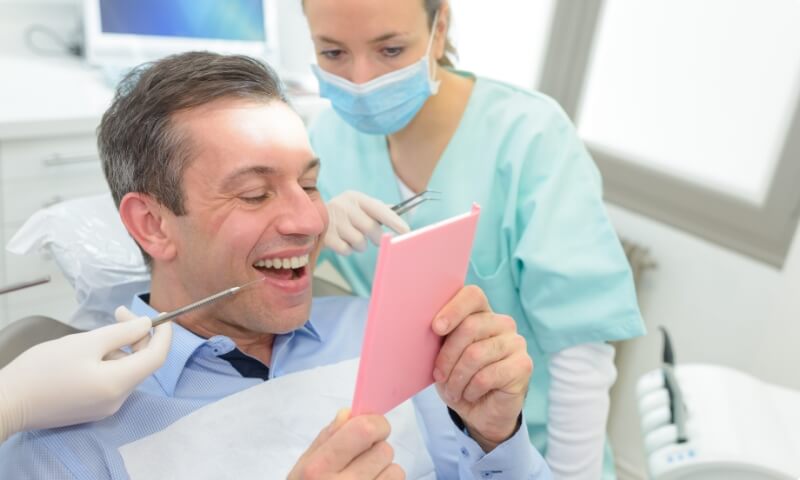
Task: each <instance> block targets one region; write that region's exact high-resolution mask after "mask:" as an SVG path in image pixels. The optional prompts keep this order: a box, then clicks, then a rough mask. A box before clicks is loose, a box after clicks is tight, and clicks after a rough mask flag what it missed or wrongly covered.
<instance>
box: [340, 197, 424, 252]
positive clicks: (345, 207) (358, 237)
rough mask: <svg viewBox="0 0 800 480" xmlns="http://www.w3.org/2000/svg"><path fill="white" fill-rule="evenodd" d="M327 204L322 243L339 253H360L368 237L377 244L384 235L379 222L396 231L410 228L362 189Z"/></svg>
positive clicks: (388, 208) (390, 209)
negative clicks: (325, 225) (326, 218)
mask: <svg viewBox="0 0 800 480" xmlns="http://www.w3.org/2000/svg"><path fill="white" fill-rule="evenodd" d="M326 206H327V207H328V218H329V223H328V231H327V232H326V233H325V246H326V247H328V248H330V249H331V250H333V251H334V252H336V253H338V254H339V255H350V254H351V253H353V250H356V251H358V252H363V251H364V250H365V249H366V248H367V238H369V239H370V240H371V241H372V243H374V244H375V245H378V244H379V243H380V241H381V235H383V228H381V224H383V225H386V226H387V227H389V228H390V229H392V230H394V231H395V232H397V233H406V232H408V231H409V230H410V228H409V227H408V224H407V223H406V222H405V221H404V220H403V219H402V218H400V216H399V215H397V214H396V213H394V211H392V208H391V207H390V206H389V205H386V204H385V203H383V202H381V201H379V200H377V199H375V198H372V197H370V196H368V195H365V194H363V193H361V192H356V191H353V190H348V191H346V192H344V193H342V194H340V195H337V196H336V197H334V198H332V199H331V201H330V202H328V204H327V205H326Z"/></svg>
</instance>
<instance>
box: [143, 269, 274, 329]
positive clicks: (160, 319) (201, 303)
mask: <svg viewBox="0 0 800 480" xmlns="http://www.w3.org/2000/svg"><path fill="white" fill-rule="evenodd" d="M264 278H265V277H261V278H259V279H258V280H253V281H252V282H248V283H245V284H244V285H239V286H238V287H231V288H229V289H227V290H223V291H221V292H218V293H215V294H213V295H209V296H208V297H206V298H204V299H202V300H198V301H196V302H194V303H190V304H189V305H186V306H185V307H181V308H178V309H175V310H173V311H171V312H165V313H162V314H160V315H158V316H156V317H155V318H154V319H153V326H154V327H157V326H159V325H161V324H162V323H164V322H168V321H170V320H172V319H173V318H175V317H177V316H179V315H183V314H184V313H189V312H191V311H193V310H196V309H198V308H200V307H205V306H206V305H209V304H211V303H214V302H216V301H217V300H219V299H221V298H225V297H227V296H230V295H233V294H235V293H237V292H239V291H241V290H242V289H244V288H247V287H249V286H251V285H255V284H256V283H258V282H261V281H263V280H264Z"/></svg>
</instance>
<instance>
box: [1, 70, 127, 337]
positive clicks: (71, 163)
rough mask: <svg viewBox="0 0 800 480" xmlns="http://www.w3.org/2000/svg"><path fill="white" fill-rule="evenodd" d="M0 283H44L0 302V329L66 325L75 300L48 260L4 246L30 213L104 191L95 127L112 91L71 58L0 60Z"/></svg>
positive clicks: (70, 289) (96, 72)
mask: <svg viewBox="0 0 800 480" xmlns="http://www.w3.org/2000/svg"><path fill="white" fill-rule="evenodd" d="M0 71H2V72H3V75H2V76H0V238H2V241H3V244H2V252H0V284H2V285H4V284H8V283H15V282H20V281H25V280H32V279H34V278H38V277H41V276H43V275H50V276H51V278H52V280H51V282H50V283H47V284H44V285H39V286H36V287H31V288H28V289H25V290H21V291H18V292H12V293H9V294H7V295H3V296H0V328H2V327H3V326H4V325H6V324H7V323H8V322H10V321H14V320H17V319H19V318H22V317H25V316H28V315H35V314H41V315H48V316H51V317H54V318H56V319H59V320H68V319H69V318H70V316H71V315H72V313H73V311H74V310H75V307H76V306H77V302H76V301H75V299H74V293H73V290H72V287H71V286H70V285H69V283H68V282H67V280H66V279H65V278H64V276H63V275H62V274H61V271H60V270H59V268H58V266H57V265H56V264H55V262H54V261H53V259H50V258H46V257H44V256H42V255H41V254H38V253H37V254H30V255H24V256H20V255H15V254H12V253H9V252H7V251H6V249H5V246H6V244H7V243H8V241H9V240H10V239H11V237H12V236H13V235H14V233H15V232H16V231H17V230H18V229H19V227H20V226H22V224H23V223H24V222H25V221H26V220H27V219H28V218H30V216H31V215H32V214H33V213H34V212H35V211H37V210H39V209H40V208H42V207H45V206H47V205H51V204H53V203H56V202H59V201H62V200H65V199H69V198H73V197H78V196H83V195H88V194H93V193H100V192H103V191H106V190H107V189H108V187H107V186H106V182H105V178H104V176H103V173H102V169H101V166H100V161H99V159H98V157H97V146H96V144H95V142H96V141H95V129H96V127H97V125H98V124H99V123H100V118H101V116H102V114H103V111H104V110H105V109H106V107H107V106H108V105H109V104H110V102H111V97H112V91H111V89H110V88H109V87H108V86H107V85H106V84H105V82H104V80H103V78H102V75H101V74H100V72H98V71H93V70H90V69H88V68H86V67H85V66H84V65H83V64H82V63H81V62H80V61H78V60H77V59H69V58H45V57H20V56H16V57H15V56H4V57H3V56H0Z"/></svg>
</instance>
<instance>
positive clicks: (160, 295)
mask: <svg viewBox="0 0 800 480" xmlns="http://www.w3.org/2000/svg"><path fill="white" fill-rule="evenodd" d="M176 282H179V280H176V281H170V280H165V279H164V277H163V276H161V275H156V274H155V272H153V275H152V281H151V283H150V307H152V308H153V309H155V310H156V311H158V312H169V311H172V310H175V309H176V308H180V307H183V306H185V305H188V304H190V303H192V302H196V301H197V300H199V298H188V295H187V294H186V292H185V291H183V290H176V289H175V288H174V286H175V285H180V283H176ZM170 285H172V288H170ZM223 301H224V300H223ZM209 308H210V307H209ZM212 311H213V310H212ZM208 312H209V310H207V309H205V308H201V309H199V310H196V311H194V312H190V313H187V314H185V315H181V316H180V317H178V318H176V319H175V320H174V321H175V323H177V324H178V325H180V326H181V327H183V328H185V329H186V330H189V331H190V332H192V333H194V334H195V335H197V336H199V337H202V338H211V337H214V336H216V335H224V336H226V337H228V338H230V339H231V340H233V342H234V343H235V344H236V347H237V348H238V349H239V350H241V351H242V352H244V353H246V354H247V355H250V356H251V357H253V358H256V359H258V360H260V361H261V363H263V364H264V365H267V366H269V365H270V361H271V360H272V343H273V342H274V340H275V335H274V334H271V333H261V332H254V331H251V330H248V329H246V328H243V327H241V326H239V325H234V324H231V323H229V322H225V321H224V320H222V319H219V318H216V317H215V316H213V315H209V314H208Z"/></svg>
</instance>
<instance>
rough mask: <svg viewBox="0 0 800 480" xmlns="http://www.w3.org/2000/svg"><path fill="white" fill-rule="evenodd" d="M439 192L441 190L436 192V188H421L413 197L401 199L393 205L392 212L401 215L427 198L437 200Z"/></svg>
mask: <svg viewBox="0 0 800 480" xmlns="http://www.w3.org/2000/svg"><path fill="white" fill-rule="evenodd" d="M441 194H442V192H437V191H436V190H423V191H421V192H419V193H418V194H416V195H414V196H413V197H411V198H408V199H406V200H403V201H402V202H400V203H398V204H397V205H395V206H393V207H392V210H393V211H394V213H396V214H398V215H402V214H404V213H406V212H408V211H410V210H412V209H414V208H417V207H418V206H420V205H422V204H423V203H425V201H427V200H439V196H440V195H441Z"/></svg>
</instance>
